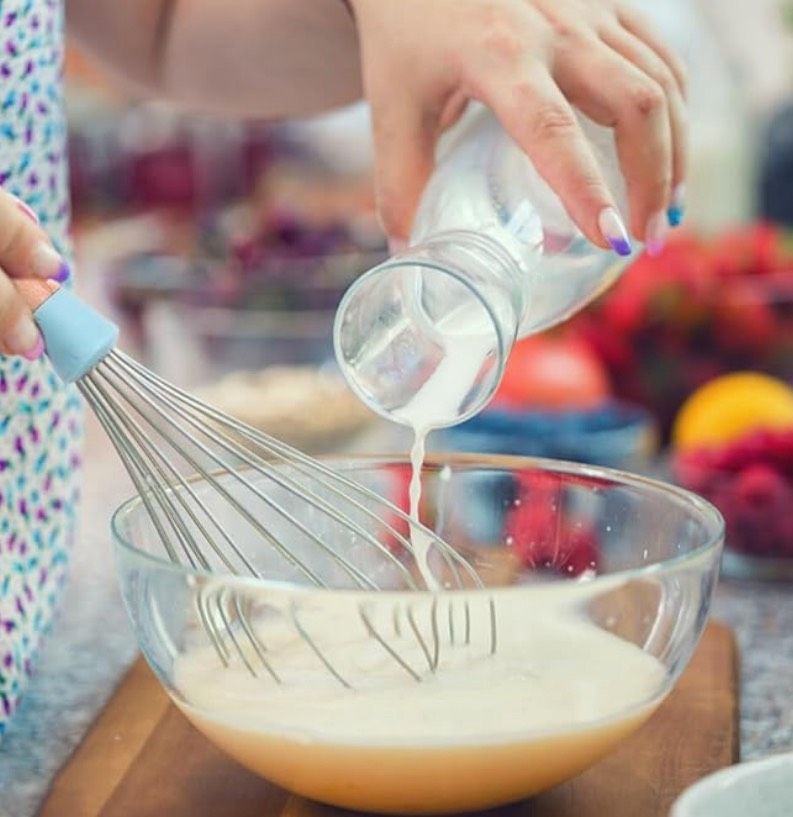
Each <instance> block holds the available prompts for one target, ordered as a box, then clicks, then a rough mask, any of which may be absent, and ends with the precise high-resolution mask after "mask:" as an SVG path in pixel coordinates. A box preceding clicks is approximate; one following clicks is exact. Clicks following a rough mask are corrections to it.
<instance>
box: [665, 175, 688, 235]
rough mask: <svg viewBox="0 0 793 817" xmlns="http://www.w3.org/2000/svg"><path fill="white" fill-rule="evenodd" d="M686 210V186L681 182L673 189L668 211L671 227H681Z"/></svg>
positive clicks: (667, 215)
mask: <svg viewBox="0 0 793 817" xmlns="http://www.w3.org/2000/svg"><path fill="white" fill-rule="evenodd" d="M685 212H686V188H685V185H684V184H679V185H678V186H677V187H676V188H675V189H674V190H673V191H672V203H671V204H670V205H669V209H668V210H667V211H666V217H667V219H668V221H669V226H670V227H679V226H680V225H681V224H682V223H683V216H684V215H685Z"/></svg>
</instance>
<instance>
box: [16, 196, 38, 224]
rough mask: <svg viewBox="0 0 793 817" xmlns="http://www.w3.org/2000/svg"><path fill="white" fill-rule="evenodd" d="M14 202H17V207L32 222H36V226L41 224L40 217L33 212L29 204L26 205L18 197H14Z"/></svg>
mask: <svg viewBox="0 0 793 817" xmlns="http://www.w3.org/2000/svg"><path fill="white" fill-rule="evenodd" d="M14 200H15V201H16V205H17V207H19V209H20V210H21V211H22V212H23V213H24V214H25V215H26V216H27V217H28V218H29V219H30V220H31V221H35V222H36V224H38V223H39V217H38V216H37V215H36V213H35V211H33V210H32V209H31V208H30V206H29V205H28V204H26V203H25V202H24V201H22V199H20V198H19V197H18V196H14Z"/></svg>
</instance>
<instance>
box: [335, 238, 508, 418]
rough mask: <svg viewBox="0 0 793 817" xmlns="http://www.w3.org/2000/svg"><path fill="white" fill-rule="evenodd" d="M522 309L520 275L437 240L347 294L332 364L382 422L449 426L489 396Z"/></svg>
mask: <svg viewBox="0 0 793 817" xmlns="http://www.w3.org/2000/svg"><path fill="white" fill-rule="evenodd" d="M523 308H524V291H523V288H522V286H521V274H520V268H519V267H518V266H517V264H515V263H514V261H513V260H512V259H511V258H510V257H509V255H508V254H507V253H506V252H505V251H504V250H503V249H502V248H501V247H499V245H498V244H497V243H496V242H494V241H492V240H491V239H489V238H487V237H485V236H482V235H478V234H476V233H469V232H466V231H453V232H448V233H439V234H437V235H434V236H432V237H431V238H428V239H427V240H426V241H424V242H423V243H422V244H420V245H418V246H416V247H411V248H409V249H408V250H406V251H405V252H404V253H401V254H399V255H397V256H395V257H393V258H391V259H389V260H388V261H386V262H385V263H383V264H381V265H380V266H379V267H376V268H375V269H373V270H371V271H370V272H368V273H366V274H365V275H363V276H362V277H361V278H359V279H358V280H357V281H356V282H355V283H354V284H353V286H352V287H351V288H350V289H349V290H348V291H347V293H346V294H345V296H344V298H343V300H342V302H341V304H340V305H339V309H338V312H337V315H336V324H335V329H334V344H335V348H336V356H337V360H338V361H339V364H340V366H341V369H342V371H343V372H344V374H345V376H346V377H347V380H348V382H349V383H350V385H351V386H352V387H353V389H354V391H355V392H356V393H357V394H358V395H359V396H360V397H361V398H362V399H363V401H364V402H365V403H366V404H367V405H368V406H369V407H370V408H372V409H374V410H375V411H377V412H378V413H380V414H381V415H383V416H385V417H387V418H389V419H391V420H395V421H397V422H400V423H403V424H405V425H412V426H414V427H417V428H418V427H424V428H438V427H444V426H450V425H455V424H456V423H459V422H462V421H463V420H465V419H467V418H468V417H471V416H472V415H474V414H476V413H477V412H478V411H480V410H481V409H482V408H483V407H484V406H485V405H486V404H487V403H488V402H489V400H490V398H491V397H492V396H493V394H494V393H495V390H496V389H497V387H498V385H499V383H500V381H501V376H502V374H503V372H504V367H505V365H506V361H507V359H508V357H509V354H510V352H511V350H512V346H513V344H514V342H515V338H516V336H517V331H518V327H519V324H520V320H521V316H522V313H523Z"/></svg>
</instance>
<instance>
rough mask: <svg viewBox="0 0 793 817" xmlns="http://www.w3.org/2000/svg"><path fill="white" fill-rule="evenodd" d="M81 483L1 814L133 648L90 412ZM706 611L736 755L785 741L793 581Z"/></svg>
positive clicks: (16, 727) (745, 590)
mask: <svg viewBox="0 0 793 817" xmlns="http://www.w3.org/2000/svg"><path fill="white" fill-rule="evenodd" d="M396 447H399V446H396ZM387 448H388V449H390V448H391V446H381V450H387ZM391 450H393V449H391ZM85 486H86V491H85V498H84V507H83V530H84V534H83V536H82V537H81V539H80V543H79V548H78V550H77V553H76V554H75V559H74V563H73V570H72V582H71V585H70V587H69V589H68V591H67V593H66V597H65V600H64V604H63V608H62V610H63V612H62V615H61V617H60V619H59V621H58V622H57V624H56V626H55V629H54V631H53V633H52V635H51V636H50V638H49V641H48V643H47V645H46V648H45V650H44V652H43V655H42V658H41V661H40V664H39V671H38V674H37V677H36V678H35V679H34V681H33V683H32V684H31V686H30V688H29V690H28V693H27V695H26V697H25V700H24V702H23V704H22V706H21V708H20V710H19V712H18V713H17V716H16V717H15V719H14V721H13V723H12V725H11V728H10V729H9V731H8V733H7V735H6V736H5V739H4V741H3V742H2V743H0V792H1V793H2V797H0V817H34V815H35V812H36V809H37V807H38V804H39V802H40V801H41V798H42V797H43V796H44V794H45V792H46V790H47V788H48V786H49V783H50V781H51V779H52V777H53V775H54V774H55V773H56V772H57V770H58V768H59V767H60V766H61V765H62V764H63V762H64V761H65V760H66V759H67V758H68V756H69V754H70V753H71V752H72V751H73V750H74V748H75V747H76V746H77V744H78V743H79V741H80V739H81V738H82V736H83V734H84V733H85V731H86V729H87V728H88V726H89V725H90V723H91V721H92V720H93V719H94V717H95V716H96V714H97V712H98V711H99V710H100V708H101V707H102V705H103V704H104V703H105V701H106V700H107V698H108V697H109V696H110V694H111V693H112V691H113V688H114V686H115V684H116V683H117V682H118V681H119V680H120V678H121V676H122V674H123V672H124V669H125V668H126V667H127V666H128V664H129V663H130V662H131V660H132V658H133V656H134V654H135V646H134V642H133V637H132V633H131V630H130V628H129V625H128V623H127V619H126V613H125V611H124V609H123V607H122V604H121V600H120V598H119V595H118V590H117V587H116V582H115V578H114V570H113V563H112V553H111V547H110V536H109V534H108V533H107V531H108V530H109V517H110V513H111V511H112V509H113V508H114V507H115V506H116V505H117V504H118V503H119V502H120V501H121V500H122V499H123V498H124V497H126V496H128V495H130V493H131V489H130V487H129V485H128V483H126V482H125V481H123V480H122V479H121V469H120V467H119V466H118V464H117V462H116V460H115V455H114V454H113V452H112V451H111V450H110V449H109V447H108V446H107V444H106V443H104V441H103V438H102V436H101V431H99V430H98V428H97V427H96V426H95V425H94V423H93V422H92V421H89V427H88V435H87V456H86V474H85ZM714 615H715V616H716V617H717V618H719V619H721V620H722V621H725V622H727V623H728V624H729V625H731V626H732V627H733V628H734V629H735V631H736V634H737V636H738V642H739V645H740V649H741V673H742V691H741V694H742V701H741V709H742V713H741V753H742V757H743V759H744V760H750V759H753V758H758V757H762V756H764V755H767V754H771V753H776V752H781V751H786V750H791V751H793V707H791V706H790V702H791V700H793V587H792V586H790V585H788V586H784V585H780V586H773V585H752V584H735V583H728V582H723V583H722V584H721V586H720V587H719V590H718V591H717V598H716V604H715V608H714Z"/></svg>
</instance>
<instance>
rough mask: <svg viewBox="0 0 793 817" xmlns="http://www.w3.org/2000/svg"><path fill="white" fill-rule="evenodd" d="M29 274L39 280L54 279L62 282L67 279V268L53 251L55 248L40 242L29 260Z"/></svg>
mask: <svg viewBox="0 0 793 817" xmlns="http://www.w3.org/2000/svg"><path fill="white" fill-rule="evenodd" d="M30 263H31V266H32V269H31V272H32V273H33V274H34V275H37V276H39V277H40V278H54V279H55V280H56V281H59V282H63V281H65V280H66V279H67V278H68V277H69V266H68V265H67V263H66V262H65V261H64V260H63V258H62V257H61V256H60V254H59V253H58V252H57V251H56V250H55V248H54V247H53V246H52V245H51V244H48V243H47V242H44V241H42V242H41V243H40V244H39V245H38V246H37V247H36V249H35V250H34V251H33V256H32V258H31V259H30Z"/></svg>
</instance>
